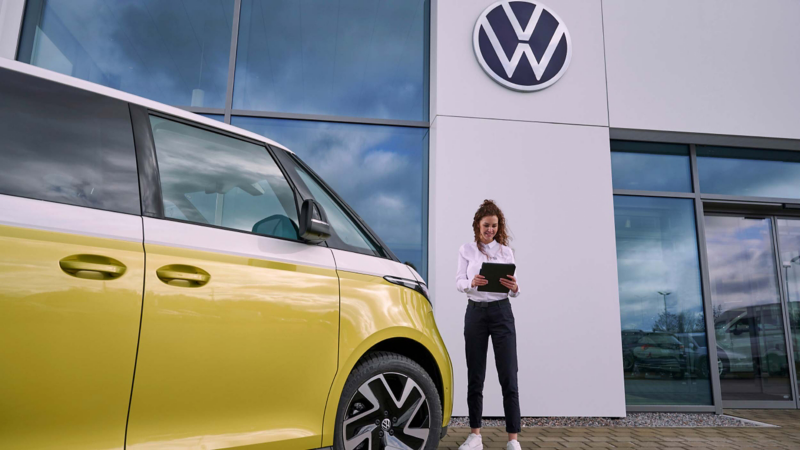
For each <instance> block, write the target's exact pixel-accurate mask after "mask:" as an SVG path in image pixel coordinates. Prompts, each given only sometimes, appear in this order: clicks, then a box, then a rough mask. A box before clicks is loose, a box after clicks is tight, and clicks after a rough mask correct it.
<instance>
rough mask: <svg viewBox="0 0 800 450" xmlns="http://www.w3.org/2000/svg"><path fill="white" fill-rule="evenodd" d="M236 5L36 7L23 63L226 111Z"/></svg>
mask: <svg viewBox="0 0 800 450" xmlns="http://www.w3.org/2000/svg"><path fill="white" fill-rule="evenodd" d="M233 4H234V0H192V1H191V2H184V1H158V0H135V1H125V2H121V1H108V0H29V1H28V2H27V7H26V8H27V9H26V12H25V23H24V26H23V30H22V39H21V42H20V47H19V54H18V59H19V60H20V61H23V62H27V63H30V64H33V65H35V66H40V67H44V68H46V69H50V70H53V71H56V72H60V73H63V74H66V75H71V76H73V77H76V78H82V79H84V80H88V81H91V82H93V83H98V84H102V85H104V86H108V87H112V88H114V89H119V90H122V91H125V92H130V93H132V94H136V95H140V96H142V97H147V98H150V99H153V100H157V101H159V102H163V103H167V104H171V105H178V106H197V107H213V108H223V107H225V90H226V86H227V82H228V59H229V55H230V47H231V33H232V23H233Z"/></svg>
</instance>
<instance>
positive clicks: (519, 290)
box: [508, 248, 522, 297]
mask: <svg viewBox="0 0 800 450" xmlns="http://www.w3.org/2000/svg"><path fill="white" fill-rule="evenodd" d="M508 251H509V253H511V264H516V262H514V251H513V250H511V248H509V249H508ZM518 273H519V270H517V271H515V272H514V277H515V278H516V277H517V274H518ZM520 292H522V288H521V287H520V286H519V280H517V292H514V291H508V296H509V297H519V294H520Z"/></svg>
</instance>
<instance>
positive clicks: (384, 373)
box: [334, 352, 442, 450]
mask: <svg viewBox="0 0 800 450" xmlns="http://www.w3.org/2000/svg"><path fill="white" fill-rule="evenodd" d="M441 424H442V406H441V404H440V402H439V394H438V392H437V390H436V386H435V385H434V384H433V381H432V380H431V377H430V376H429V375H428V373H427V372H425V370H424V369H423V368H422V367H421V366H420V365H419V364H417V363H415V362H414V361H412V360H411V359H409V358H407V357H405V356H402V355H399V354H397V353H391V352H374V353H370V354H368V355H367V356H366V357H365V358H364V359H363V360H362V361H361V362H359V363H358V365H356V367H355V369H353V372H352V373H351V374H350V376H349V377H348V378H347V382H346V383H345V385H344V390H343V391H342V397H341V399H340V400H339V408H338V410H337V412H336V429H335V432H334V448H335V449H336V450H383V449H402V450H432V449H435V448H437V446H438V445H439V433H440V432H441V429H442V427H441Z"/></svg>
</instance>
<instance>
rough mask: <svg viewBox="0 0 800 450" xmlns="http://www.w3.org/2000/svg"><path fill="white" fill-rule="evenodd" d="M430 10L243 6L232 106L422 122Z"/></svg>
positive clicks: (396, 0)
mask: <svg viewBox="0 0 800 450" xmlns="http://www.w3.org/2000/svg"><path fill="white" fill-rule="evenodd" d="M427 7H428V6H427V2H426V1H424V0H383V1H374V0H335V1H314V0H284V1H274V0H271V1H261V0H245V1H243V2H242V19H241V23H240V31H239V36H240V38H239V44H238V51H237V52H238V55H237V62H236V84H235V90H234V99H233V106H234V108H237V109H253V110H263V111H280V112H298V113H308V114H331V115H344V116H354V117H379V118H394V119H407V120H427V99H426V92H425V78H426V77H427V73H426V70H425V45H426V44H425V32H424V30H425V11H426V9H427Z"/></svg>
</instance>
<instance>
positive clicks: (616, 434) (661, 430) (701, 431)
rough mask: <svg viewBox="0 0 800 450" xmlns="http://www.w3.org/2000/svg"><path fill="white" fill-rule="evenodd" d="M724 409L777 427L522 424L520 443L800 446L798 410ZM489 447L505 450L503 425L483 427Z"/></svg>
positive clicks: (770, 449)
mask: <svg viewBox="0 0 800 450" xmlns="http://www.w3.org/2000/svg"><path fill="white" fill-rule="evenodd" d="M724 414H725V415H727V416H731V417H736V418H742V419H746V420H749V421H754V422H760V423H762V424H770V425H774V426H773V427H763V426H752V424H751V426H746V427H705V428H687V427H647V428H645V427H615V426H603V427H600V426H592V427H563V426H562V427H523V429H522V432H521V433H520V434H519V441H520V446H521V447H522V448H523V449H524V450H530V449H568V448H577V449H613V448H627V449H637V448H641V449H643V450H644V449H646V450H721V449H736V450H744V449H752V450H790V449H791V450H800V410H750V409H748V410H744V409H730V410H728V409H726V410H725V411H724ZM481 433H482V434H485V435H486V436H487V437H488V438H491V440H489V439H486V440H484V449H485V450H505V448H506V439H507V434H506V432H505V429H504V428H503V427H485V428H483V429H482V431H481ZM468 434H469V428H460V427H451V428H450V429H449V431H448V434H447V437H446V439H445V440H444V441H442V442H441V443H440V445H439V448H440V449H444V450H457V449H458V446H459V445H460V444H461V443H462V442H463V441H464V439H466V438H467V435H468Z"/></svg>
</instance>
